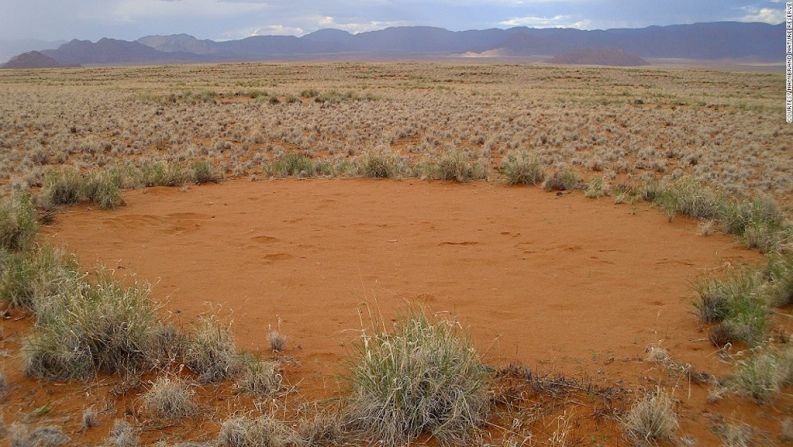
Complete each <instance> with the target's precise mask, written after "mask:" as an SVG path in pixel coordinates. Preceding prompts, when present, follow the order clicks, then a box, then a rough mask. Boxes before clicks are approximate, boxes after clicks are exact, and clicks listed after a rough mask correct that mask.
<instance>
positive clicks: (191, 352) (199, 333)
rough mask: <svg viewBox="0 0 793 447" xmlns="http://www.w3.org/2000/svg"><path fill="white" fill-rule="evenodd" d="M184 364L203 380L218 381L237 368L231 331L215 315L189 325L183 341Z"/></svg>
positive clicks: (235, 348) (207, 381)
mask: <svg viewBox="0 0 793 447" xmlns="http://www.w3.org/2000/svg"><path fill="white" fill-rule="evenodd" d="M185 364H186V365H187V367H188V368H190V369H191V370H192V371H193V372H194V373H196V374H198V376H199V380H200V381H201V382H204V383H214V382H219V381H221V380H224V379H225V378H227V377H229V376H230V375H232V374H234V373H235V372H236V371H237V370H238V367H239V365H238V358H237V347H236V346H235V344H234V340H233V339H232V337H231V332H229V330H228V328H225V327H222V326H221V325H220V324H219V323H218V321H217V318H216V317H214V316H212V317H205V318H201V319H200V320H198V322H197V323H196V324H195V326H194V327H193V332H192V334H191V335H190V337H189V338H188V340H187V346H186V352H185Z"/></svg>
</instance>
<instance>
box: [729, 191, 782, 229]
mask: <svg viewBox="0 0 793 447" xmlns="http://www.w3.org/2000/svg"><path fill="white" fill-rule="evenodd" d="M784 221H785V216H784V215H783V214H782V212H781V211H780V210H779V207H778V206H777V204H776V202H774V200H773V199H771V198H769V197H755V198H754V199H752V200H743V201H742V200H737V199H733V200H726V201H724V203H723V205H722V207H721V210H720V215H719V222H720V223H721V227H722V230H723V231H724V232H725V233H730V234H737V235H742V234H744V233H745V232H746V229H747V228H748V227H749V226H755V227H769V228H778V227H781V226H782V224H783V223H784Z"/></svg>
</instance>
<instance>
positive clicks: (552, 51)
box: [30, 22, 785, 65]
mask: <svg viewBox="0 0 793 447" xmlns="http://www.w3.org/2000/svg"><path fill="white" fill-rule="evenodd" d="M784 32H785V29H784V25H768V24H763V23H739V22H713V23H701V24H692V25H670V26H650V27H647V28H642V29H627V28H624V29H611V30H593V31H586V30H579V29H572V28H544V29H538V28H526V27H515V28H510V29H498V28H494V29H487V30H469V31H449V30H446V29H443V28H438V27H433V26H396V27H389V28H385V29H382V30H377V31H367V32H362V33H358V34H351V33H349V32H347V31H344V30H339V29H321V30H318V31H315V32H313V33H310V34H307V35H305V36H303V37H295V36H255V37H249V38H245V39H240V40H229V41H221V42H218V41H212V40H207V39H204V40H201V39H197V38H196V37H194V36H191V35H189V34H185V33H181V34H172V35H154V36H145V37H141V38H140V39H138V40H137V41H133V42H130V41H126V40H119V39H113V38H103V39H100V40H99V41H97V42H96V43H93V42H90V41H87V40H76V39H75V40H72V41H70V42H68V43H66V44H64V45H61V46H60V47H59V48H58V49H56V50H43V51H41V53H42V54H43V55H45V56H48V57H50V58H52V59H54V60H55V61H57V62H58V63H61V64H69V65H74V64H81V65H87V64H105V65H107V64H132V63H152V64H155V63H165V62H168V63H178V62H218V61H241V60H268V59H270V60H272V59H279V60H285V59H310V58H317V57H322V58H327V57H335V58H346V57H358V58H360V57H370V56H372V57H380V58H382V57H390V58H401V57H410V58H412V57H432V58H437V57H446V56H452V55H459V54H471V55H480V57H492V56H496V55H510V56H549V57H554V56H559V57H561V56H562V55H565V56H568V57H572V58H573V59H578V60H592V61H595V62H594V63H596V64H602V62H607V61H608V60H610V59H611V58H615V60H617V62H619V60H620V59H621V60H622V62H619V64H620V65H623V64H624V63H626V62H628V59H631V63H632V64H638V63H641V61H640V60H639V59H641V58H645V59H646V58H678V59H693V60H718V59H731V60H757V61H782V60H783V59H784V46H783V45H781V44H780V42H784V40H783V39H784ZM606 49H611V50H608V51H606ZM613 49H622V50H624V51H623V53H621V54H617V53H615V52H614V51H613ZM583 50H587V51H586V52H585V53H575V52H577V51H583ZM568 53H570V54H568ZM30 57H33V56H30ZM36 57H37V56H36ZM587 58H589V59H587ZM559 60H564V59H559ZM598 60H600V61H601V63H599V62H597V61H598ZM560 63H561V62H560Z"/></svg>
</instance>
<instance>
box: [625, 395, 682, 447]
mask: <svg viewBox="0 0 793 447" xmlns="http://www.w3.org/2000/svg"><path fill="white" fill-rule="evenodd" d="M678 425H679V424H678V421H677V414H676V413H675V404H674V401H673V400H672V397H671V396H670V395H669V394H667V393H666V392H665V391H663V390H662V389H661V388H658V389H656V390H655V391H654V392H651V393H648V394H647V395H645V396H644V397H643V398H642V399H641V400H639V401H637V402H636V403H634V404H633V406H632V407H631V409H630V410H629V411H628V414H626V415H625V417H624V418H623V419H622V426H623V428H624V429H625V434H626V435H627V436H628V439H630V440H631V441H632V442H633V443H634V444H636V445H652V444H654V443H655V442H657V441H668V440H672V438H673V436H674V433H675V431H676V430H677V427H678Z"/></svg>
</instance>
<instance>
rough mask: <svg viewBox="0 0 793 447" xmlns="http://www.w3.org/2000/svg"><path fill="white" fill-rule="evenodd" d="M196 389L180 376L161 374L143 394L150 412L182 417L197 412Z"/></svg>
mask: <svg viewBox="0 0 793 447" xmlns="http://www.w3.org/2000/svg"><path fill="white" fill-rule="evenodd" d="M194 394H195V391H194V390H193V389H192V388H191V387H190V385H189V384H188V383H187V382H186V381H184V380H183V379H180V378H179V377H175V376H174V377H171V376H161V377H158V378H157V380H155V381H154V383H153V384H152V385H151V388H149V390H148V391H146V393H145V394H144V395H143V405H144V407H145V409H146V411H148V412H149V413H150V414H152V415H153V416H156V417H160V418H165V419H180V418H183V417H185V416H190V415H191V414H193V413H194V412H195V409H196V408H195V404H194V403H193V395H194Z"/></svg>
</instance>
